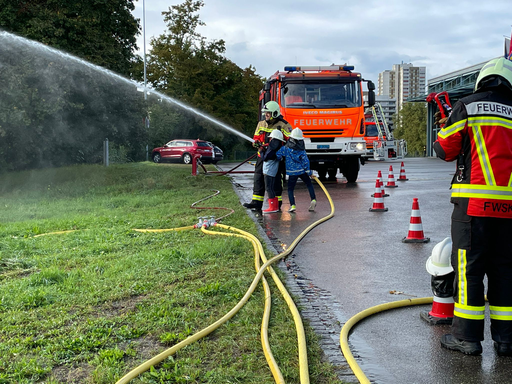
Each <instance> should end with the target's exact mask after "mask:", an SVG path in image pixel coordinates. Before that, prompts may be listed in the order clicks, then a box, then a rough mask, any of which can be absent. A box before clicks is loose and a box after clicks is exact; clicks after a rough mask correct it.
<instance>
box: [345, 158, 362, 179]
mask: <svg viewBox="0 0 512 384" xmlns="http://www.w3.org/2000/svg"><path fill="white" fill-rule="evenodd" d="M358 174H359V158H358V157H355V156H354V157H350V158H348V159H347V162H346V163H345V165H344V166H343V176H345V178H346V179H347V182H349V183H355V182H356V180H357V175H358Z"/></svg>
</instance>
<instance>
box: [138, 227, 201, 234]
mask: <svg viewBox="0 0 512 384" xmlns="http://www.w3.org/2000/svg"><path fill="white" fill-rule="evenodd" d="M186 229H194V226H193V225H188V226H186V227H179V228H165V229H134V231H137V232H145V233H151V232H152V233H162V232H171V231H184V230H186Z"/></svg>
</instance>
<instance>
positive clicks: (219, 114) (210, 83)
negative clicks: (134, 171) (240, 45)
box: [148, 0, 263, 148]
mask: <svg viewBox="0 0 512 384" xmlns="http://www.w3.org/2000/svg"><path fill="white" fill-rule="evenodd" d="M203 5H204V3H203V1H201V0H198V1H194V0H185V2H184V3H182V4H179V5H175V6H171V7H170V8H169V11H167V12H163V15H164V20H165V22H166V23H167V28H168V31H167V33H166V34H162V35H160V36H158V37H157V38H154V39H152V40H151V50H150V53H149V55H148V80H149V82H150V84H152V86H153V87H154V88H156V89H157V90H159V91H161V92H162V93H165V94H166V95H168V96H170V97H172V98H175V99H178V100H180V101H182V102H185V103H186V104H189V105H191V106H192V107H194V108H197V109H199V110H201V111H202V112H205V113H207V114H209V115H211V116H212V117H215V118H216V119H218V120H220V121H221V122H223V123H224V124H226V125H228V126H231V127H233V128H234V129H236V130H238V131H241V132H244V133H245V134H247V135H248V136H252V134H253V131H254V126H255V123H256V122H255V120H256V118H257V116H258V92H259V90H260V89H261V87H262V85H263V82H262V79H261V77H260V76H258V75H256V73H255V71H254V69H253V68H252V67H249V68H246V69H241V68H239V67H238V66H237V65H236V64H235V63H233V62H232V61H230V60H229V59H227V58H226V57H225V56H224V52H225V43H224V41H223V40H215V41H207V40H206V38H205V37H203V36H201V35H200V34H199V33H198V32H197V31H196V29H197V28H198V27H199V26H202V25H204V23H203V22H202V21H201V20H200V18H199V15H197V12H198V11H199V9H200V8H201V7H202V6H203ZM178 113H185V112H184V111H178ZM186 116H187V117H186V118H185V119H183V120H184V121H185V122H186V123H185V124H186V126H187V131H186V132H185V133H188V135H187V136H189V137H194V138H196V137H201V138H203V139H208V140H211V141H216V142H222V145H223V146H224V147H225V148H232V147H233V146H235V145H237V144H239V139H238V137H237V136H235V135H232V134H230V133H229V132H228V131H225V130H222V129H221V128H219V126H218V125H216V124H213V123H211V122H208V121H205V120H204V119H201V118H198V117H196V116H194V115H193V114H187V115H186ZM152 118H153V117H152ZM155 118H156V116H155ZM184 121H182V123H183V122H184ZM182 129H183V125H182V126H180V127H177V126H168V127H167V130H165V131H166V132H167V139H170V138H171V137H172V136H173V134H175V132H177V131H182ZM155 144H156V143H155Z"/></svg>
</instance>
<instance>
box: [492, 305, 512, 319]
mask: <svg viewBox="0 0 512 384" xmlns="http://www.w3.org/2000/svg"><path fill="white" fill-rule="evenodd" d="M489 309H490V310H491V319H496V320H506V321H512V307H497V306H495V305H490V306H489Z"/></svg>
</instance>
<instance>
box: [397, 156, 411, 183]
mask: <svg viewBox="0 0 512 384" xmlns="http://www.w3.org/2000/svg"><path fill="white" fill-rule="evenodd" d="M407 180H409V179H408V178H407V176H405V167H404V162H403V161H402V165H401V166H400V176H399V177H398V181H407Z"/></svg>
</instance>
